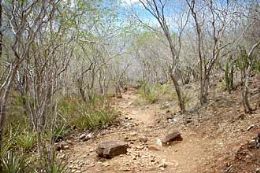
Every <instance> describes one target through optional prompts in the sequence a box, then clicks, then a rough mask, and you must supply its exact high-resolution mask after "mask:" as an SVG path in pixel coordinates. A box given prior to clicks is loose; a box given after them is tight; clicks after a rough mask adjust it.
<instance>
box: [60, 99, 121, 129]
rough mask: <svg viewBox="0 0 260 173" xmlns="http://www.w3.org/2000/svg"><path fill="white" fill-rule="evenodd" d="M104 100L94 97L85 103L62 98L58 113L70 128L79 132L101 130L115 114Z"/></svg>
mask: <svg viewBox="0 0 260 173" xmlns="http://www.w3.org/2000/svg"><path fill="white" fill-rule="evenodd" d="M104 99H105V98H101V97H99V98H98V97H96V98H95V99H93V100H92V101H90V102H88V103H85V102H83V101H82V100H80V99H78V98H76V97H72V98H64V99H63V100H62V101H61V102H60V104H59V111H60V114H62V115H63V116H64V119H66V120H67V125H68V126H70V127H76V128H77V129H80V130H85V129H97V128H102V127H104V126H105V125H108V124H110V123H111V122H112V121H113V120H114V119H115V118H116V114H117V113H116V111H115V110H113V109H112V108H111V107H110V106H109V105H107V104H106V102H105V101H104Z"/></svg>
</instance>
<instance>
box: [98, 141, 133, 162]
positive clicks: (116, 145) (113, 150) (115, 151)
mask: <svg viewBox="0 0 260 173" xmlns="http://www.w3.org/2000/svg"><path fill="white" fill-rule="evenodd" d="M128 147H129V146H128V144H127V143H125V142H122V141H105V142H102V143H100V144H99V145H98V147H97V149H96V153H97V155H98V156H99V157H102V158H108V159H109V158H113V157H115V156H118V155H120V154H126V153H127V148H128Z"/></svg>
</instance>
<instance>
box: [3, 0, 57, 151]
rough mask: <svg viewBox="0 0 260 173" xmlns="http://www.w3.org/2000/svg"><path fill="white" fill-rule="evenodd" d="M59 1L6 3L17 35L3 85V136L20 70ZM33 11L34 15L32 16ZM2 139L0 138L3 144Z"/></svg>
mask: <svg viewBox="0 0 260 173" xmlns="http://www.w3.org/2000/svg"><path fill="white" fill-rule="evenodd" d="M58 2H59V1H41V2H40V1H37V0H35V1H26V2H25V1H12V2H6V3H5V4H4V6H3V10H4V13H5V15H6V16H7V18H8V22H9V26H10V28H11V31H12V32H11V34H12V36H13V40H12V45H11V49H12V52H13V56H12V57H11V58H9V59H7V60H6V64H8V66H7V68H6V70H5V73H4V75H3V77H2V84H1V86H0V99H1V100H0V122H1V126H0V139H2V135H3V134H2V133H3V129H4V122H5V117H6V106H7V105H6V104H7V100H8V96H9V93H10V90H11V88H12V86H13V84H14V81H15V78H16V76H17V73H18V70H19V68H20V67H21V65H22V64H23V63H24V61H25V60H26V59H27V58H28V57H29V53H30V49H31V47H32V45H33V44H34V41H35V38H36V36H37V34H38V33H39V32H40V31H41V29H42V27H43V26H44V25H45V24H46V23H47V22H48V21H50V20H51V19H52V17H53V14H54V12H55V10H56V4H57V3H58ZM32 13H33V14H34V15H32ZM1 145H2V140H1V141H0V147H1Z"/></svg>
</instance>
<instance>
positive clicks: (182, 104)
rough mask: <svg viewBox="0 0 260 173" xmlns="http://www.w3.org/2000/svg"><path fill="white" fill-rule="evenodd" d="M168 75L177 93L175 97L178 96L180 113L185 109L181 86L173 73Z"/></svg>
mask: <svg viewBox="0 0 260 173" xmlns="http://www.w3.org/2000/svg"><path fill="white" fill-rule="evenodd" d="M170 77H171V79H172V82H173V84H174V87H175V91H176V93H177V97H178V102H179V107H180V110H181V113H184V112H185V111H186V109H185V103H184V100H183V96H182V92H181V88H180V86H179V83H178V81H177V79H176V77H175V76H174V74H172V73H171V74H170Z"/></svg>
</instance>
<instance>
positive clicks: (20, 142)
mask: <svg viewBox="0 0 260 173" xmlns="http://www.w3.org/2000/svg"><path fill="white" fill-rule="evenodd" d="M35 144H36V133H34V132H29V131H24V132H23V133H22V134H20V135H18V136H17V137H16V146H17V147H19V148H21V149H23V150H25V151H30V150H31V149H32V148H33V147H34V146H35Z"/></svg>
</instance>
